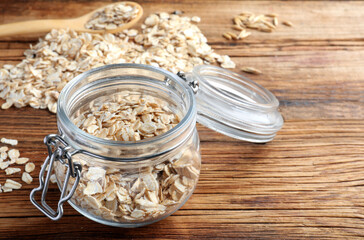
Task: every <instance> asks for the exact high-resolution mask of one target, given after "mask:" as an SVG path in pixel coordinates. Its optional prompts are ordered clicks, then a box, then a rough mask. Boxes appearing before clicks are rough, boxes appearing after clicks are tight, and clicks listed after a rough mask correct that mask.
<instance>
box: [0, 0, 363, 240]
mask: <svg viewBox="0 0 364 240" xmlns="http://www.w3.org/2000/svg"><path fill="white" fill-rule="evenodd" d="M139 2H141V1H139ZM103 4H105V2H102V1H88V2H87V3H86V2H84V1H77V2H73V1H64V2H63V1H62V2H61V1H55V2H54V1H48V0H47V1H36V0H33V1H29V2H23V1H18V0H17V1H1V2H0V22H1V23H7V22H13V21H19V20H26V19H38V18H67V17H73V16H77V15H82V14H84V13H86V12H88V11H90V10H92V9H95V8H97V7H99V6H102V5H103ZM141 4H142V5H143V7H144V8H145V10H146V14H148V13H152V12H156V11H166V12H171V11H174V10H176V9H178V10H183V11H185V12H186V15H189V16H193V15H198V16H200V17H201V18H202V22H201V23H200V24H199V27H200V28H201V30H202V31H203V33H204V34H205V35H206V36H207V38H208V40H209V42H210V44H211V45H212V46H213V48H214V49H215V50H216V51H217V52H218V53H221V54H228V55H230V56H232V57H233V60H234V61H235V62H236V63H237V69H235V70H234V71H236V72H239V68H240V67H242V66H253V67H256V68H258V69H261V70H262V71H263V74H262V75H259V76H249V77H251V78H252V79H253V80H255V81H257V82H258V83H260V84H262V85H263V86H265V87H267V88H268V89H269V90H271V91H272V92H273V93H274V94H275V95H276V96H277V97H278V98H279V100H280V103H281V107H280V108H281V112H282V113H283V116H284V118H285V120H286V122H285V125H284V127H283V128H282V130H281V131H280V132H279V133H278V135H277V137H276V138H275V140H274V141H273V142H271V143H268V144H263V145H262V144H251V143H245V142H241V141H238V140H235V139H231V138H229V137H226V136H223V135H221V134H218V133H215V132H214V131H212V130H210V129H208V128H206V127H203V126H201V125H198V131H199V135H200V139H201V152H202V158H203V160H202V162H203V163H202V169H201V176H200V180H199V183H198V186H197V188H196V191H195V193H194V194H193V196H192V197H191V198H190V200H189V201H188V202H187V203H186V204H185V205H184V206H183V207H182V209H181V210H179V211H177V212H176V213H175V214H173V215H172V216H170V217H168V218H167V219H165V220H163V221H160V222H158V223H155V224H153V225H150V226H146V227H142V228H138V229H119V228H112V227H107V226H104V225H100V224H98V223H95V222H93V221H91V220H88V219H87V218H85V217H83V216H81V215H80V214H78V213H77V212H76V211H75V210H73V209H72V208H71V207H70V206H69V205H66V206H65V216H64V217H63V218H62V219H61V220H60V221H58V222H52V221H50V220H49V219H47V218H46V217H44V216H43V215H42V213H40V212H39V211H38V210H37V209H36V208H35V207H34V206H33V205H32V204H31V203H30V201H29V199H28V196H29V193H30V191H31V189H33V188H34V187H36V186H37V184H38V180H37V179H36V176H37V174H38V173H39V170H40V165H41V163H42V162H43V160H44V159H45V157H46V148H45V146H44V144H43V137H44V136H45V135H47V134H49V133H56V132H57V125H56V116H55V115H53V114H51V113H48V112H47V111H42V110H35V109H32V108H29V107H27V108H22V109H15V108H11V109H9V110H6V111H5V110H1V111H0V137H3V136H6V137H8V138H16V139H18V140H19V141H20V142H19V146H17V148H19V149H20V151H21V153H22V155H23V156H25V157H29V158H30V159H31V160H32V161H33V162H35V163H36V166H37V168H36V171H35V172H34V173H32V176H33V177H34V178H35V180H34V182H33V183H32V184H30V185H27V184H25V183H24V187H23V188H22V189H21V190H18V191H14V192H12V193H0V209H1V211H0V232H1V233H2V234H0V238H7V239H8V238H22V239H24V238H30V239H34V238H37V239H38V238H57V239H69V238H78V239H81V238H85V239H89V238H91V237H92V238H104V239H110V238H133V239H181V238H184V239H224V238H236V239H243V238H245V239H306V238H307V239H315V238H316V239H327V238H330V239H335V238H337V239H360V238H363V237H364V224H363V219H364V211H363V207H364V201H363V199H364V193H363V192H364V191H363V190H364V189H363V188H364V178H363V177H362V172H363V170H364V158H363V156H364V141H363V139H364V130H363V129H364V121H363V120H364V106H363V105H364V99H363V97H364V79H363V76H364V74H363V72H364V70H363V68H362V60H363V59H364V42H363V33H364V32H363V31H364V22H362V21H359V20H360V19H363V17H364V2H359V1H346V2H340V1H284V2H281V1H273V2H271V1H191V0H189V1H183V2H179V1H173V0H169V1H163V2H160V1H156V0H150V1H146V2H141ZM242 11H251V12H255V13H271V12H276V13H278V14H279V16H280V20H289V21H291V22H293V23H294V27H293V28H288V27H284V26H280V27H279V29H278V30H277V31H276V32H274V33H271V34H266V33H256V32H254V33H253V35H252V36H251V37H249V38H247V39H246V41H244V42H228V41H226V40H224V39H223V38H222V37H221V34H222V33H223V32H225V31H227V30H228V29H230V27H231V17H232V16H233V15H234V14H237V13H240V12H242ZM30 43H35V38H34V37H29V36H25V37H17V38H13V39H12V40H11V41H5V40H0V66H1V65H3V64H5V63H7V64H9V63H11V64H16V63H17V62H19V61H20V60H21V59H22V58H23V52H24V50H25V49H27V48H28V45H29V44H30ZM20 177H21V175H20V174H16V175H14V179H17V180H19V181H20ZM5 179H6V176H5V175H4V174H0V183H3V182H4V181H5ZM57 198H58V195H57V187H56V186H55V185H52V186H51V188H50V195H49V198H48V200H49V201H50V202H52V203H55V202H56V200H57Z"/></svg>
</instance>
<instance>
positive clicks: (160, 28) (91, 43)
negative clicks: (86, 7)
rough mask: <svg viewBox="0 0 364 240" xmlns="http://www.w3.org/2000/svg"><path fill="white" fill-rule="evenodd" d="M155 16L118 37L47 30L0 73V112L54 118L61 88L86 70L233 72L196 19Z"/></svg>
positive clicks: (63, 30)
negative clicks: (203, 67)
mask: <svg viewBox="0 0 364 240" xmlns="http://www.w3.org/2000/svg"><path fill="white" fill-rule="evenodd" d="M193 19H194V21H192V20H191V18H189V17H183V16H179V15H175V14H171V15H170V14H167V13H159V14H152V15H150V16H148V17H147V18H146V20H145V22H144V24H142V25H141V30H137V29H130V30H125V31H124V32H122V33H119V34H110V33H109V34H103V35H100V34H89V33H77V32H74V31H71V30H65V29H60V30H52V31H51V32H50V33H48V34H47V35H46V36H45V37H44V39H40V40H39V42H38V43H37V44H36V45H35V46H32V47H31V49H29V50H26V51H25V53H24V54H25V57H26V58H25V59H24V60H23V61H22V62H21V63H19V64H17V65H15V66H14V65H10V64H6V65H4V66H3V68H2V69H0V98H2V99H4V100H6V102H5V103H4V104H2V106H1V108H2V109H7V108H10V107H11V106H15V107H24V106H28V105H29V106H31V107H33V108H40V109H45V108H48V109H49V111H51V112H53V113H55V112H56V110H57V99H58V96H59V93H60V91H61V90H62V88H63V87H64V86H65V85H66V84H67V83H68V82H69V81H70V80H71V79H73V78H74V77H75V76H77V75H79V74H80V73H83V72H85V71H87V70H90V69H91V68H95V67H99V66H103V65H105V64H112V63H141V64H149V65H153V66H157V67H161V68H164V69H166V70H169V71H171V72H173V73H177V72H178V71H184V72H189V71H191V70H192V68H193V67H194V66H196V65H200V64H214V63H220V64H221V66H222V67H224V68H234V67H235V64H234V62H232V61H231V59H230V58H229V56H227V55H224V56H221V55H219V54H216V53H215V52H214V51H213V50H212V49H211V47H210V46H209V45H208V44H207V39H206V38H205V36H204V35H203V34H202V33H201V31H200V29H199V28H198V27H197V26H196V25H195V24H194V22H196V21H199V19H198V18H196V17H195V18H193Z"/></svg>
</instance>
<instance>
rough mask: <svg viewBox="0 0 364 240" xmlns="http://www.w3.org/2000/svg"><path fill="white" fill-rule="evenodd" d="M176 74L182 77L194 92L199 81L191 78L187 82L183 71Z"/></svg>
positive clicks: (197, 87)
mask: <svg viewBox="0 0 364 240" xmlns="http://www.w3.org/2000/svg"><path fill="white" fill-rule="evenodd" d="M177 76H178V77H180V78H182V79H183V80H184V81H185V82H187V84H188V85H189V86H190V87H191V88H192V91H193V92H194V93H195V94H196V93H197V91H198V89H199V83H198V81H197V80H193V81H190V82H188V80H187V78H186V74H185V73H184V72H178V73H177Z"/></svg>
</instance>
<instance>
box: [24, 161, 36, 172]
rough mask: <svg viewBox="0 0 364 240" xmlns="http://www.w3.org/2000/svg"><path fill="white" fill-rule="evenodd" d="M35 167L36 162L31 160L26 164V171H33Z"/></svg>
mask: <svg viewBox="0 0 364 240" xmlns="http://www.w3.org/2000/svg"><path fill="white" fill-rule="evenodd" d="M34 169H35V165H34V163H32V162H30V163H27V164H25V171H26V172H28V173H31V172H33V171H34Z"/></svg>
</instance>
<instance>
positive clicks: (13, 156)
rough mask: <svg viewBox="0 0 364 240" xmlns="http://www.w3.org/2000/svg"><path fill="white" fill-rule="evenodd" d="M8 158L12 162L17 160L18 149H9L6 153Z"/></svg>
mask: <svg viewBox="0 0 364 240" xmlns="http://www.w3.org/2000/svg"><path fill="white" fill-rule="evenodd" d="M8 156H9V158H10V159H11V160H12V161H14V162H15V161H16V160H17V159H18V158H19V156H20V152H19V150H18V149H11V150H9V152H8Z"/></svg>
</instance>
